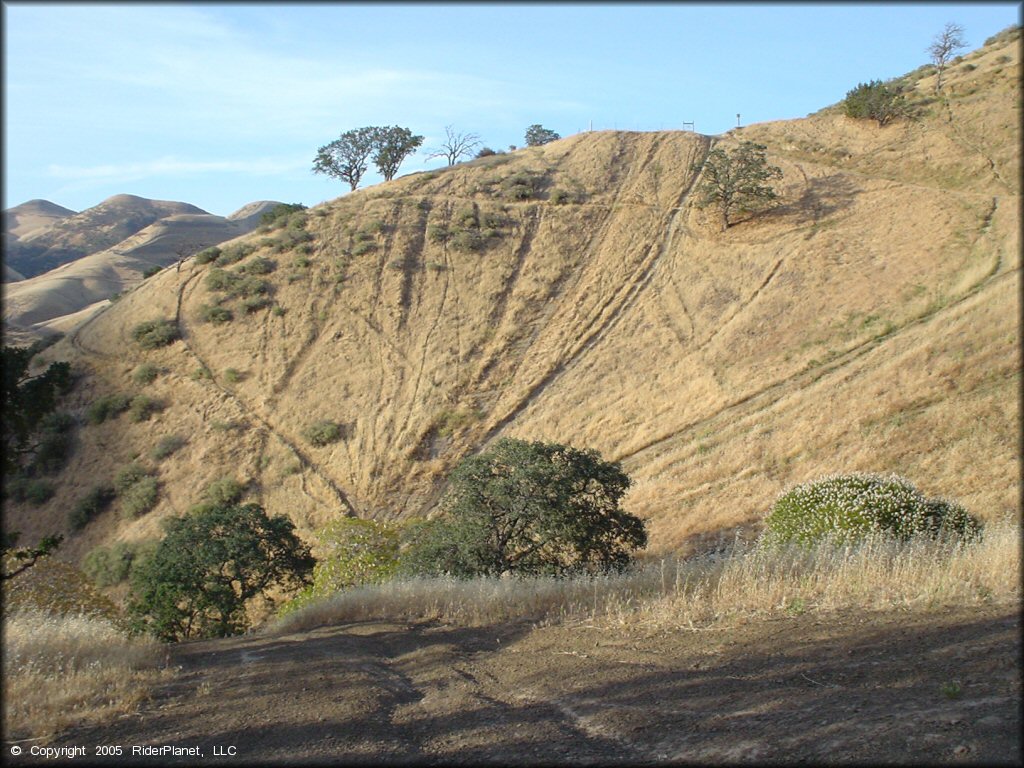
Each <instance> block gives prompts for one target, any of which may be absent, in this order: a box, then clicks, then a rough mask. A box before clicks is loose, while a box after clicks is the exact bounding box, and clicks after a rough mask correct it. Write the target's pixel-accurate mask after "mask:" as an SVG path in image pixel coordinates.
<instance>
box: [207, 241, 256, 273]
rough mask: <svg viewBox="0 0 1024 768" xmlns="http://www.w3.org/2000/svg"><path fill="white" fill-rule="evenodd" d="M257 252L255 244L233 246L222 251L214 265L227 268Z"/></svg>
mask: <svg viewBox="0 0 1024 768" xmlns="http://www.w3.org/2000/svg"><path fill="white" fill-rule="evenodd" d="M255 250H256V246H255V245H254V244H253V243H239V244H237V245H232V246H230V247H228V248H224V249H223V250H221V252H220V254H219V255H218V256H217V258H216V259H214V261H213V263H214V264H215V265H217V266H218V267H227V266H229V265H231V264H234V263H236V262H239V261H241V260H242V259H244V258H245V257H246V256H249V255H251V254H252V253H253V252H255Z"/></svg>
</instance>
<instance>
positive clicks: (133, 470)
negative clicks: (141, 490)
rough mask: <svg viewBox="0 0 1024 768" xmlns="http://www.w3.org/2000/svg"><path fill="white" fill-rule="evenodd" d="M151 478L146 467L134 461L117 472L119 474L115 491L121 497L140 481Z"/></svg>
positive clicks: (115, 481)
mask: <svg viewBox="0 0 1024 768" xmlns="http://www.w3.org/2000/svg"><path fill="white" fill-rule="evenodd" d="M149 476H150V475H149V472H148V471H146V468H145V467H143V466H142V465H141V464H138V463H136V462H134V461H133V462H132V463H131V464H126V465H125V466H123V467H121V469H119V470H118V471H117V474H116V475H115V476H114V490H115V491H117V494H118V495H119V496H120V495H122V494H123V493H125V492H126V491H128V490H129V489H130V488H131V487H132V486H133V485H135V484H136V483H138V482H139V481H140V480H143V479H145V478H147V477H149Z"/></svg>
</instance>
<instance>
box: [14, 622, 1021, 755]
mask: <svg viewBox="0 0 1024 768" xmlns="http://www.w3.org/2000/svg"><path fill="white" fill-rule="evenodd" d="M1020 640H1021V635H1020V616H1019V615H1018V614H1017V612H1016V611H1015V610H1013V609H1012V608H1007V607H998V606H982V607H979V608H963V609H957V610H953V611H950V612H948V613H945V614H936V613H934V612H930V613H924V614H918V613H913V612H897V611H889V612H886V613H882V614H877V615H873V614H870V613H865V612H863V611H861V612H856V613H807V614H802V615H794V616H783V617H778V618H773V619H762V620H757V621H749V622H746V621H744V620H741V619H740V620H736V621H734V622H732V623H730V624H727V625H714V626H711V627H706V628H676V629H672V630H670V631H666V630H650V629H645V628H643V627H641V626H637V627H632V628H626V627H612V628H609V627H598V626H594V625H591V624H585V623H583V624H580V623H577V624H567V625H561V626H549V627H532V626H531V625H529V624H526V623H520V624H507V625H500V626H490V627H481V628H461V627H451V626H443V625H439V624H435V623H418V624H413V625H409V624H404V623H395V622H373V621H370V622H360V623H352V624H343V625H339V626H333V627H321V628H319V629H314V630H311V631H308V632H304V633H296V634H291V635H282V636H247V637H240V638H231V639H227V640H217V641H203V642H191V643H184V644H181V645H178V646H174V647H172V648H171V652H170V662H171V664H173V665H176V666H179V667H180V672H179V674H178V675H177V677H176V679H175V680H174V681H173V682H171V683H170V684H168V685H166V686H165V687H163V688H162V689H159V690H157V691H156V692H155V694H154V695H153V697H152V698H151V700H150V701H149V702H147V703H146V704H145V705H144V706H143V708H142V709H141V710H140V711H139V712H138V713H137V714H135V715H131V716H128V717H125V718H123V719H121V720H119V721H117V722H115V723H113V724H111V725H109V726H106V727H93V728H82V729H78V730H75V731H71V732H68V733H64V734H60V735H59V736H57V737H56V738H55V739H53V740H52V741H50V742H49V743H50V744H51V745H52V746H65V745H66V746H72V745H86V746H87V749H91V747H89V746H88V745H93V744H105V745H117V744H120V745H123V746H124V747H125V750H126V752H127V754H128V757H127V758H126V757H122V758H121V759H119V760H117V759H113V758H111V759H109V763H110V764H137V765H154V764H156V763H155V762H154V758H152V757H144V756H137V757H136V758H134V759H131V757H130V753H131V747H132V746H163V745H171V746H181V747H190V746H198V747H199V748H200V751H201V752H202V753H203V755H204V758H203V759H202V760H197V759H196V758H186V757H182V758H179V759H175V758H169V757H164V758H161V759H160V761H159V762H160V764H164V763H167V764H176V763H177V764H182V763H188V764H203V765H207V764H223V765H285V764H317V763H324V764H326V763H338V762H342V763H346V764H348V763H375V764H430V763H443V764H450V763H460V764H480V763H492V764H501V765H515V764H520V765H522V764H549V765H550V764H587V763H591V764H593V763H600V764H606V763H628V764H636V763H653V762H661V761H688V762H704V763H716V762H723V761H724V762H755V763H762V762H792V761H796V760H798V759H799V760H801V761H808V762H811V763H817V762H858V763H875V762H895V763H907V762H925V763H936V762H950V763H957V762H961V761H967V762H973V763H984V764H990V763H1003V764H1013V763H1016V764H1019V763H1020V758H1021V751H1020V736H1019V733H1020V725H1021V706H1020V704H1021V702H1020V697H1019V691H1020V669H1019V667H1018V664H1017V661H1018V659H1019V655H1020ZM6 751H7V753H8V754H9V748H8V749H7V750H6ZM215 754H217V755H218V756H217V757H215V756H214V755H215ZM23 762H36V763H38V762H41V759H37V760H35V761H33V760H31V759H29V760H24V758H23V759H22V760H20V761H19V764H21V763H23ZM99 762H101V763H107V762H108V760H107V759H106V758H104V759H103V760H101V761H99Z"/></svg>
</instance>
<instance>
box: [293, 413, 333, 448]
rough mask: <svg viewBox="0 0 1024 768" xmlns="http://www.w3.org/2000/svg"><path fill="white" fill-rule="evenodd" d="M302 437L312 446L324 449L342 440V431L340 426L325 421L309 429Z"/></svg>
mask: <svg viewBox="0 0 1024 768" xmlns="http://www.w3.org/2000/svg"><path fill="white" fill-rule="evenodd" d="M302 436H303V437H304V438H306V440H307V441H308V442H309V443H310V445H315V446H317V447H322V446H325V445H328V444H330V443H335V442H337V441H338V440H340V439H341V436H342V429H341V425H340V424H336V423H335V422H333V421H328V420H326V419H324V420H321V421H318V422H316V423H315V424H312V425H310V426H309V427H307V428H306V429H305V431H303V433H302Z"/></svg>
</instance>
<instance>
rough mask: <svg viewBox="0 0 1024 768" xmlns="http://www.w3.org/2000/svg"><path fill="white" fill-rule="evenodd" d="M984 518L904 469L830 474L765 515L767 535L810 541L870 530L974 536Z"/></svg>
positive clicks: (771, 539) (769, 538)
mask: <svg viewBox="0 0 1024 768" xmlns="http://www.w3.org/2000/svg"><path fill="white" fill-rule="evenodd" d="M979 530H980V523H979V522H978V521H977V520H976V519H974V518H973V517H971V516H970V515H969V514H967V512H966V510H964V508H963V507H961V506H960V505H959V504H957V503H955V502H951V501H946V500H943V499H931V500H929V499H926V498H925V497H924V496H923V495H922V494H921V492H920V491H919V490H918V489H917V488H916V487H914V485H913V484H912V483H911V482H910V481H909V480H906V479H905V478H902V477H900V476H898V475H889V476H888V477H886V476H882V475H877V474H869V473H853V474H847V475H829V476H827V477H823V478H820V479H818V480H814V481H811V482H808V483H803V484H801V485H797V486H795V487H794V488H791V489H790V490H788V491H786V492H785V493H784V494H782V496H780V497H779V498H778V499H777V500H776V502H775V504H774V506H773V507H772V510H771V512H770V513H769V514H768V516H767V518H766V519H765V532H764V534H763V541H765V542H766V543H780V542H789V541H793V542H796V543H799V544H809V543H813V542H816V541H818V540H820V539H822V538H826V537H833V538H836V539H839V540H845V539H858V538H861V537H863V536H864V535H866V534H869V533H888V534H892V535H895V536H897V537H899V538H908V537H910V536H913V535H916V534H930V535H936V534H940V533H943V534H951V535H957V536H963V537H968V538H969V537H972V536H974V535H976V534H977V533H978V531H979Z"/></svg>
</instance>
